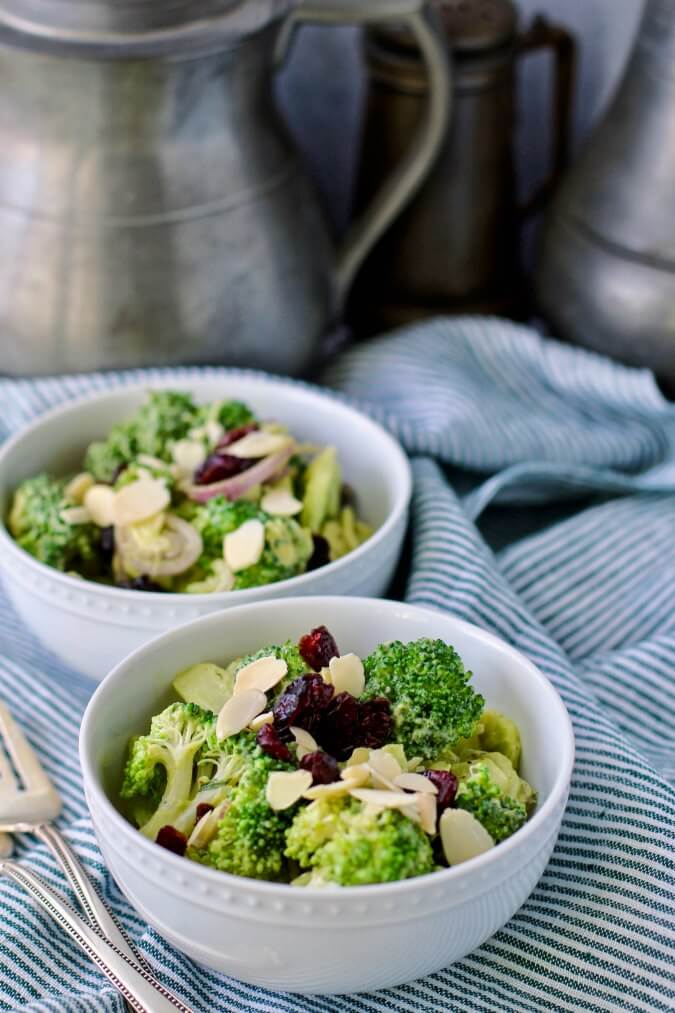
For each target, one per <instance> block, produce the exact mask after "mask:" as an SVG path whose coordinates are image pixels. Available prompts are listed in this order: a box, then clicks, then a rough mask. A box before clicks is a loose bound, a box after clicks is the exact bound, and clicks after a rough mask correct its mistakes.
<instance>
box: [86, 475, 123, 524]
mask: <svg viewBox="0 0 675 1013" xmlns="http://www.w3.org/2000/svg"><path fill="white" fill-rule="evenodd" d="M116 495H117V494H116V492H115V490H114V489H112V488H111V487H110V486H109V485H98V484H96V485H92V486H90V487H89V488H88V489H87V491H86V492H85V494H84V499H83V501H82V503H83V505H84V506H85V507H86V508H87V510H88V511H89V514H90V516H91V519H92V521H93V522H94V524H98V526H99V527H100V528H109V527H111V526H112V525H113V524H114V523H115V513H114V508H115V496H116Z"/></svg>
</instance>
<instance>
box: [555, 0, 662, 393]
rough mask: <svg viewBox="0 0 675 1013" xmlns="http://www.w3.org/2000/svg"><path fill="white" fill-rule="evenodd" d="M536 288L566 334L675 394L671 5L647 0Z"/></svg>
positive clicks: (564, 190) (567, 193) (564, 195)
mask: <svg viewBox="0 0 675 1013" xmlns="http://www.w3.org/2000/svg"><path fill="white" fill-rule="evenodd" d="M536 287H537V295H538V301H539V305H540V309H541V312H542V314H543V315H544V316H545V317H546V319H547V320H548V321H549V322H550V324H551V326H552V329H553V330H554V332H555V333H556V334H557V335H559V336H560V337H563V338H567V339H569V340H571V341H575V342H577V343H578V344H582V345H586V346H587V347H590V348H594V349H596V350H598V351H601V352H605V353H606V354H608V355H611V356H615V357H616V358H619V359H623V360H624V361H626V362H628V363H632V364H634V365H641V366H649V367H651V368H652V369H654V370H655V371H656V372H657V374H659V375H660V376H661V377H662V378H663V379H664V380H665V381H666V384H667V386H668V387H669V388H673V389H675V4H674V3H673V0H647V4H646V6H645V10H644V14H643V18H642V22H641V24H640V27H639V29H638V33H637V40H636V43H635V46H634V49H633V52H632V55H631V57H630V59H629V61H628V64H627V67H626V71H625V73H624V77H623V80H622V82H621V84H620V86H619V89H618V91H617V93H616V96H615V98H614V100H613V101H612V103H611V105H610V106H609V109H608V111H607V112H606V114H605V116H604V117H603V119H602V121H601V122H600V124H599V125H598V126H597V127H596V129H595V130H594V132H593V133H592V134H591V137H590V139H589V140H588V142H587V144H586V146H585V148H584V150H583V151H582V154H581V156H580V157H579V160H578V162H577V163H576V165H575V166H574V167H573V168H572V170H571V172H570V174H569V177H568V178H567V179H566V181H565V182H564V183H563V185H562V187H561V188H560V192H559V195H558V196H557V198H556V200H555V201H554V204H553V205H552V207H551V211H550V214H549V216H548V221H547V223H546V229H545V232H544V236H543V243H542V247H541V256H540V261H539V264H538V268H537V272H536Z"/></svg>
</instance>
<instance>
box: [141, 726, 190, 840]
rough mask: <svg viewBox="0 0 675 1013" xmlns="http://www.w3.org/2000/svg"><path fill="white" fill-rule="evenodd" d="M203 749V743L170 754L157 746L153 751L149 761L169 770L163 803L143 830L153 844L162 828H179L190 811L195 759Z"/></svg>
mask: <svg viewBox="0 0 675 1013" xmlns="http://www.w3.org/2000/svg"><path fill="white" fill-rule="evenodd" d="M200 747H201V742H196V743H190V744H189V745H187V746H182V747H172V748H171V750H168V749H164V748H162V747H158V746H155V747H151V748H150V750H149V754H148V755H149V758H150V759H154V760H155V761H156V762H157V763H161V764H162V765H163V766H164V768H165V769H166V788H165V790H164V794H163V796H162V801H161V802H160V804H159V806H158V807H157V809H156V810H155V812H154V814H153V816H152V817H151V818H150V819H149V820H148V822H147V823H145V824H144V825H143V826H142V827H141V828H140V831H141V833H142V834H144V835H145V836H146V837H149V838H150V839H151V840H153V841H154V840H155V839H156V837H157V834H158V833H159V831H160V830H161V829H162V827H165V826H172V827H176V826H177V824H178V822H179V821H180V817H181V814H182V813H183V812H184V811H185V810H186V808H187V807H188V804H189V799H190V796H191V794H192V780H193V775H194V771H193V764H194V758H195V754H196V753H197V751H198V750H199V748H200ZM193 823H194V820H193ZM178 829H180V827H178Z"/></svg>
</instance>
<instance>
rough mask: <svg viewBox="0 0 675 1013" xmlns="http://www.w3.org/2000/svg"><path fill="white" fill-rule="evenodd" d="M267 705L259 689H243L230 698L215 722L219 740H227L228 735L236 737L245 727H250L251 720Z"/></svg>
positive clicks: (265, 698)
mask: <svg viewBox="0 0 675 1013" xmlns="http://www.w3.org/2000/svg"><path fill="white" fill-rule="evenodd" d="M266 703H267V697H266V696H265V694H264V693H261V692H260V690H259V689H245V690H243V691H242V692H241V693H237V694H236V695H235V696H231V697H230V699H229V700H228V701H227V703H225V704H223V706H222V707H221V709H220V713H219V714H218V720H217V722H216V735H217V736H218V738H219V739H228V738H229V737H230V735H236V734H237V732H240V731H242V729H244V728H246V726H247V725H250V723H251V721H253V718H256V717H257V716H258V714H261V713H262V711H263V710H264V707H265V704H266Z"/></svg>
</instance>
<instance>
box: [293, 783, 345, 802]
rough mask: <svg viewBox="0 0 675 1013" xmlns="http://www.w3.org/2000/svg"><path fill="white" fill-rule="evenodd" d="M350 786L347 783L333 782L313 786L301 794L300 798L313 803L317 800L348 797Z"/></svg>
mask: <svg viewBox="0 0 675 1013" xmlns="http://www.w3.org/2000/svg"><path fill="white" fill-rule="evenodd" d="M351 787H352V786H351V784H350V782H348V781H333V782H332V784H315V785H314V787H313V788H308V789H307V791H305V792H303V795H302V797H303V798H307V799H309V800H310V801H311V802H315V801H316V800H317V799H318V798H340V797H341V796H342V795H349V792H350V791H351Z"/></svg>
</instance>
